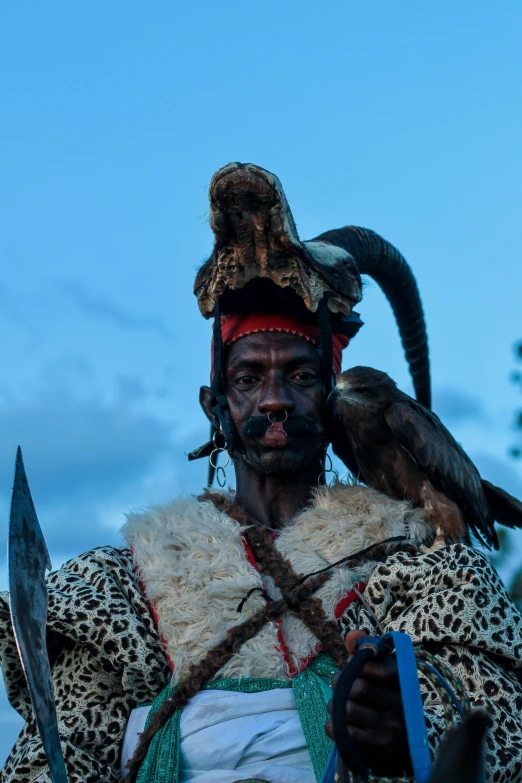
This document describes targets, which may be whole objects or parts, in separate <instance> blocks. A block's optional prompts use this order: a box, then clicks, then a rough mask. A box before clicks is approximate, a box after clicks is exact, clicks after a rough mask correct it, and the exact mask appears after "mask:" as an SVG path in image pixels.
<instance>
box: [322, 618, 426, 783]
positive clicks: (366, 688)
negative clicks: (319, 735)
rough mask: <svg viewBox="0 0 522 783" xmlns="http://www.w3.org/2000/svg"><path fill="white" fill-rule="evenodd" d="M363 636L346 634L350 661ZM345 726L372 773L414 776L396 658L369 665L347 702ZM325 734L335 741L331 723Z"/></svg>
mask: <svg viewBox="0 0 522 783" xmlns="http://www.w3.org/2000/svg"><path fill="white" fill-rule="evenodd" d="M364 636H366V634H365V632H364V631H359V630H357V631H350V632H349V633H348V634H347V636H346V647H347V650H348V652H349V653H350V657H351V656H353V655H354V653H355V642H356V641H357V639H360V638H362V637H364ZM338 679H339V675H338V674H337V675H336V676H335V677H334V678H333V681H332V687H333V688H334V689H335V686H336V684H337V680H338ZM328 712H329V713H330V715H331V714H332V701H330V703H329V704H328ZM346 722H347V724H348V732H349V734H350V739H351V740H352V742H353V743H354V744H355V746H356V748H357V750H358V752H359V754H360V756H361V758H362V760H363V761H364V763H365V764H366V766H367V767H368V768H369V769H371V770H372V772H374V773H375V774H377V775H379V774H381V775H387V776H391V775H400V774H402V773H403V772H405V771H407V772H411V763H410V755H409V752H408V741H407V738H406V727H405V724H404V712H403V709H402V700H401V694H400V689H399V678H398V675H397V664H396V661H395V658H394V657H392V656H389V657H387V658H384V659H383V660H382V661H376V662H374V663H367V664H366V666H365V667H364V669H363V670H362V672H361V675H360V677H358V679H357V680H356V681H355V683H354V685H353V688H352V690H351V692H350V697H349V699H348V701H347V702H346ZM326 733H327V734H328V736H329V737H331V738H332V739H333V726H332V721H331V719H330V720H329V721H328V722H327V724H326Z"/></svg>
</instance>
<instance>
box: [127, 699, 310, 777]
mask: <svg viewBox="0 0 522 783" xmlns="http://www.w3.org/2000/svg"><path fill="white" fill-rule="evenodd" d="M148 711H149V708H148V707H138V708H137V709H135V710H133V711H132V713H131V716H130V718H129V722H128V724H127V730H126V732H125V738H124V741H123V749H122V774H123V771H124V765H125V763H126V762H127V761H128V759H129V758H130V757H131V756H132V753H133V752H134V749H135V747H136V744H137V739H138V738H137V735H138V732H140V731H143V727H144V725H145V721H146V718H147V714H148ZM180 730H181V770H180V780H181V781H182V783H235V781H236V780H242V779H244V778H251V777H259V778H263V779H264V780H268V781H270V783H315V776H314V773H313V769H312V762H311V759H310V754H309V752H308V749H307V747H306V741H305V738H304V734H303V729H302V727H301V721H300V720H299V715H298V713H297V710H296V706H295V701H294V695H293V693H292V689H291V688H283V689H274V690H270V691H264V692H262V693H235V692H233V691H212V690H209V691H201V692H200V693H198V694H197V695H196V696H194V698H193V699H191V701H190V702H189V704H188V705H187V706H186V707H185V709H184V710H183V712H182V714H181V726H180Z"/></svg>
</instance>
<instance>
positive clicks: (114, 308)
mask: <svg viewBox="0 0 522 783" xmlns="http://www.w3.org/2000/svg"><path fill="white" fill-rule="evenodd" d="M60 289H61V290H62V292H63V293H64V294H65V295H66V296H68V297H69V298H70V299H73V300H74V302H75V303H76V305H77V306H78V307H79V308H80V310H83V312H84V313H86V314H87V315H89V316H91V317H93V318H97V319H99V320H101V321H105V322H107V323H110V324H113V325H114V326H117V327H119V328H120V329H124V330H125V331H140V332H151V333H152V334H156V335H158V337H161V338H163V339H164V340H167V341H168V342H172V341H173V340H174V333H173V332H172V330H171V329H170V328H169V327H168V326H167V325H166V324H165V323H164V322H163V321H162V320H161V319H160V318H156V317H155V316H144V315H138V314H137V313H131V312H129V311H128V310H125V309H124V308H123V307H120V305H117V304H115V303H114V302H110V301H108V300H107V299H103V298H102V297H100V296H94V295H93V294H90V293H88V292H87V291H86V290H85V288H84V287H83V286H82V285H80V284H79V283H72V282H69V283H61V284H60Z"/></svg>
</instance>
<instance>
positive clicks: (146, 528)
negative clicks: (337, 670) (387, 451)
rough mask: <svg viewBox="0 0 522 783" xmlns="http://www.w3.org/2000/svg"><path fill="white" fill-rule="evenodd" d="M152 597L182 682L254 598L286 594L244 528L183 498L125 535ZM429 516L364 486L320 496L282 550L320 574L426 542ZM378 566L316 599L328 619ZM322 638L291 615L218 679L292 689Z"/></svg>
mask: <svg viewBox="0 0 522 783" xmlns="http://www.w3.org/2000/svg"><path fill="white" fill-rule="evenodd" d="M123 532H124V535H125V537H126V539H127V541H128V543H129V546H130V547H131V549H132V550H133V556H134V561H135V564H136V568H137V571H138V574H139V577H140V579H141V581H142V584H143V587H144V590H145V594H146V597H147V600H148V601H149V604H150V606H151V609H152V611H153V612H154V613H155V616H156V619H157V624H158V630H159V633H160V635H161V638H162V640H163V642H164V645H165V651H166V653H167V655H168V657H169V659H170V661H171V664H172V667H173V671H174V680H175V681H179V679H181V678H182V677H183V676H184V675H186V674H187V671H188V667H189V665H190V664H191V663H197V662H198V661H200V660H201V659H202V658H203V656H204V655H205V654H206V653H207V652H208V651H209V650H210V649H211V648H212V647H214V646H215V645H217V644H218V643H219V642H220V641H221V640H222V639H223V637H224V635H225V633H226V631H227V630H228V628H230V627H231V626H234V625H237V624H239V623H241V622H243V621H244V620H246V619H247V618H248V617H250V616H251V615H253V614H254V613H255V612H256V611H257V610H258V609H259V608H260V607H262V606H263V605H264V603H265V599H264V598H263V596H262V595H261V593H260V592H259V591H258V592H254V593H253V594H252V595H251V596H250V597H249V599H248V601H246V603H245V605H244V607H243V609H242V611H241V613H238V611H237V609H238V605H239V603H240V602H241V600H242V599H243V598H244V597H245V596H246V594H247V593H248V591H249V590H251V589H252V588H255V587H257V588H264V590H265V591H266V592H267V593H268V594H269V595H270V597H271V598H273V599H276V598H278V597H279V593H278V590H277V588H276V587H275V585H274V584H273V582H272V580H271V579H270V578H267V577H265V576H262V575H260V573H259V571H258V570H257V567H256V564H255V562H254V559H253V557H252V555H251V552H250V551H249V547H248V545H247V544H246V541H245V539H244V537H243V536H242V533H241V528H240V526H239V524H238V523H237V522H235V521H234V520H232V519H230V518H229V517H227V516H226V515H225V514H223V513H222V512H220V511H218V510H217V509H216V508H215V506H214V505H213V504H212V503H210V502H208V501H205V502H200V501H197V500H195V499H194V498H182V499H178V500H175V501H173V502H171V503H169V504H168V505H165V506H157V507H154V508H153V509H151V510H149V511H146V512H144V513H133V514H131V515H129V517H128V521H127V523H126V525H125V527H124V529H123ZM425 532H426V528H425V527H424V524H423V512H422V511H421V510H419V509H412V508H411V506H410V504H409V503H408V502H406V501H396V500H391V499H390V498H388V497H386V496H385V495H382V494H381V493H379V492H376V491H375V490H373V489H369V488H367V487H363V486H360V485H354V486H349V485H345V484H341V483H339V484H336V485H335V486H333V487H325V488H322V489H320V490H318V491H317V492H316V493H315V496H314V500H313V502H312V503H311V504H310V506H309V507H307V508H306V509H305V510H304V511H302V512H301V513H300V514H299V515H298V516H297V517H295V519H294V520H293V521H292V522H291V523H290V524H288V525H287V526H286V527H285V528H283V529H282V530H281V532H280V533H279V535H278V537H277V539H276V541H275V546H276V547H277V549H278V550H279V551H280V552H281V554H283V555H284V557H285V558H287V559H288V561H289V562H290V563H291V565H292V567H293V569H294V571H295V572H296V573H297V574H308V573H311V572H313V571H318V570H319V569H321V568H324V567H325V566H327V565H329V564H330V563H332V562H335V561H337V560H340V559H341V558H343V557H346V556H348V555H351V554H354V553H355V552H358V551H360V550H362V549H364V548H366V547H368V546H370V545H371V544H374V543H378V542H380V541H383V540H384V539H387V538H390V537H392V536H397V535H406V536H407V537H409V538H413V539H416V540H419V539H422V537H423V535H425ZM375 565H376V564H375V563H374V562H370V561H367V562H365V563H363V564H362V565H359V566H357V567H354V568H350V567H347V566H340V567H337V568H335V569H333V572H332V576H331V578H330V579H329V581H328V582H327V583H326V584H325V585H323V587H322V588H320V590H319V591H318V592H317V596H318V598H320V600H321V602H322V604H323V609H324V612H325V614H326V616H327V617H328V618H329V619H333V618H339V616H340V614H341V613H342V611H343V609H344V608H345V607H346V606H347V605H348V602H349V601H350V597H352V598H353V597H354V594H353V593H352V595H351V596H350V593H351V590H352V587H353V585H355V584H357V583H358V582H366V581H367V580H368V577H369V576H370V574H371V572H372V570H373V568H374V567H375ZM319 649H320V646H319V643H318V641H317V639H316V637H315V636H314V635H313V634H312V633H311V632H310V631H309V630H308V628H306V626H305V625H304V624H303V623H302V621H301V620H299V619H298V618H296V617H294V616H293V615H291V614H290V613H286V614H285V615H284V616H283V617H282V618H281V619H280V620H278V621H276V622H270V623H268V624H267V625H266V626H265V627H264V628H263V630H262V631H261V632H260V633H258V634H257V636H256V637H254V638H253V639H251V640H250V641H248V642H246V643H245V644H244V645H243V646H242V647H241V650H240V651H239V652H238V653H236V654H235V655H234V657H233V658H232V659H231V660H230V661H229V662H228V663H227V664H226V665H225V666H224V667H223V668H222V669H221V671H220V672H219V675H218V676H219V677H268V678H274V679H279V680H281V679H284V680H287V679H290V678H292V677H293V676H295V675H296V674H297V673H298V672H299V671H302V670H303V669H304V668H305V667H306V666H307V664H308V663H309V661H310V660H311V659H312V658H313V657H314V655H316V654H317V653H318V652H319Z"/></svg>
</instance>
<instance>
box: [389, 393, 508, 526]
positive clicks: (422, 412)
mask: <svg viewBox="0 0 522 783" xmlns="http://www.w3.org/2000/svg"><path fill="white" fill-rule="evenodd" d="M385 416H386V421H387V423H388V426H389V427H390V429H391V430H392V432H393V434H394V435H395V437H396V438H397V440H398V441H399V443H400V445H401V446H402V448H403V449H405V450H406V451H407V452H408V454H409V455H410V456H411V458H412V459H413V460H414V461H415V462H416V463H417V464H418V465H419V466H420V467H421V468H422V469H423V470H424V472H425V473H426V474H427V476H428V478H429V479H430V481H431V482H432V484H433V485H434V487H435V488H436V489H438V490H439V491H441V492H443V493H444V494H445V495H446V496H447V497H448V498H449V499H450V500H453V502H454V503H456V504H457V506H458V507H459V508H460V510H461V511H462V513H463V515H464V518H465V520H466V522H467V523H468V525H470V526H471V527H472V528H474V529H475V531H476V532H477V533H478V534H479V537H480V535H481V534H482V535H483V536H485V537H486V539H487V540H493V541H494V540H495V539H496V536H495V533H494V530H493V526H492V521H491V519H490V514H489V509H488V504H487V501H486V498H485V495H484V490H483V488H482V481H481V478H480V475H479V472H478V470H477V469H476V467H475V465H474V464H473V463H472V461H471V460H470V458H469V457H468V455H467V454H466V452H465V451H464V450H463V449H462V448H461V446H459V444H458V443H457V441H456V440H455V438H454V437H453V435H452V434H451V433H450V432H449V430H447V429H446V427H445V426H444V425H443V423H442V422H441V420H440V419H439V418H438V416H436V415H435V414H434V413H432V412H431V411H429V410H427V409H426V408H424V407H423V406H422V405H419V404H418V403H416V402H415V400H412V399H411V398H410V397H408V396H407V395H404V399H399V400H398V401H397V402H393V403H392V404H391V405H389V406H388V408H387V409H386V413H385Z"/></svg>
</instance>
